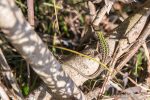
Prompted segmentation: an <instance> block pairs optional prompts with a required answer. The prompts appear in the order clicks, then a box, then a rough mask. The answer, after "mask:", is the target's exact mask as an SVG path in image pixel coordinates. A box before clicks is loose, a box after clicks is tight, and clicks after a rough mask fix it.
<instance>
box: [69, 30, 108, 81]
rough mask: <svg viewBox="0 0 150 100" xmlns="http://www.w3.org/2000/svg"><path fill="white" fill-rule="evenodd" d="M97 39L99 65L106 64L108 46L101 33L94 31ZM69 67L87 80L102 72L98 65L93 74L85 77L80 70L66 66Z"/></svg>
mask: <svg viewBox="0 0 150 100" xmlns="http://www.w3.org/2000/svg"><path fill="white" fill-rule="evenodd" d="M96 33H97V36H98V39H99V50H98V52H100V54H99V55H100V56H101V57H100V58H101V63H103V64H106V63H107V62H108V60H107V58H108V57H109V46H108V43H107V41H106V39H105V37H104V35H103V33H102V32H101V31H96ZM67 65H69V67H71V68H72V69H74V70H75V71H77V72H78V73H79V74H80V75H81V76H83V77H85V78H87V79H94V78H96V77H98V76H99V75H100V74H101V72H102V71H103V70H104V68H103V67H104V66H102V65H99V67H98V69H97V70H96V72H94V73H93V74H91V75H85V74H84V73H83V72H81V71H80V70H78V69H77V68H75V67H73V66H72V65H70V64H68V63H67Z"/></svg>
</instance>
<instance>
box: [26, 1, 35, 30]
mask: <svg viewBox="0 0 150 100" xmlns="http://www.w3.org/2000/svg"><path fill="white" fill-rule="evenodd" d="M27 6H28V21H29V23H30V25H31V26H32V27H33V28H34V25H35V24H34V0H27Z"/></svg>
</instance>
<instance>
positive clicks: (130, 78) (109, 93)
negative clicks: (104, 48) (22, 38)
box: [0, 0, 150, 100]
mask: <svg viewBox="0 0 150 100" xmlns="http://www.w3.org/2000/svg"><path fill="white" fill-rule="evenodd" d="M2 1H4V0H2ZM6 1H11V0H6ZM131 1H132V0H119V1H117V0H116V1H115V0H114V1H113V0H84V1H82V0H81V1H80V0H34V5H32V0H27V1H26V0H16V2H15V3H16V4H17V6H18V7H19V8H20V9H21V11H22V12H23V15H24V16H25V19H26V20H28V22H29V23H30V25H31V26H32V27H31V28H32V29H33V30H34V31H35V32H36V33H35V32H34V31H32V30H31V33H34V35H35V34H38V36H40V38H41V39H42V41H43V42H44V44H42V43H41V40H40V38H39V37H38V36H37V37H36V38H37V41H38V40H39V41H40V42H38V43H37V44H39V45H40V46H39V48H38V50H39V51H38V50H35V54H38V53H39V54H40V53H41V52H40V51H42V48H47V47H48V49H49V51H51V52H52V53H53V55H54V56H55V58H56V59H57V60H56V59H55V58H54V60H56V62H55V63H56V66H58V67H56V66H55V63H49V64H51V65H49V67H52V68H53V66H54V67H56V69H55V70H57V71H58V74H61V73H63V72H65V73H67V74H68V75H69V77H68V76H67V75H65V74H63V75H64V77H63V78H65V79H64V80H65V82H66V84H67V82H70V83H69V84H71V86H72V87H74V88H75V89H74V90H73V92H72V91H71V90H70V91H71V93H72V94H71V93H70V92H68V91H69V90H68V91H67V90H65V92H66V91H67V92H66V93H65V92H64V94H63V93H62V94H63V95H67V96H68V95H69V96H71V97H72V96H75V95H76V94H75V93H78V94H79V95H80V96H81V97H82V98H80V100H84V99H85V98H87V99H88V100H92V99H94V98H95V99H104V100H105V99H108V100H109V99H110V100H112V99H113V100H148V98H150V91H149V86H150V77H149V73H150V54H149V53H150V42H149V39H150V38H149V34H150V20H149V16H150V1H149V0H145V1H144V0H139V1H138V2H131ZM2 4H3V3H1V1H0V10H1V8H2V7H1V6H2ZM33 8H34V10H33ZM33 13H34V15H33ZM1 15H2V14H1V12H0V16H1ZM8 15H9V14H8ZM16 16H18V15H16ZM0 18H2V17H0ZM16 18H17V17H16ZM19 18H20V17H18V19H19ZM1 20H2V19H0V28H1V29H2V30H1V34H0V46H1V49H0V65H1V67H0V72H1V73H0V75H1V82H0V98H2V99H5V100H9V99H14V100H15V99H24V98H26V99H30V100H32V97H33V98H35V99H37V98H38V99H45V100H47V99H50V98H51V99H57V100H59V99H60V98H61V99H64V100H65V99H66V98H63V95H61V92H54V94H53V88H56V90H57V85H56V86H55V87H53V86H52V85H53V82H52V81H60V80H59V78H58V79H56V80H55V75H54V77H53V73H52V72H53V71H54V70H53V71H50V72H48V71H46V70H49V69H50V68H49V67H47V68H49V69H42V68H41V69H40V68H39V69H38V67H39V66H38V64H39V62H37V61H36V60H33V61H32V57H31V58H30V57H29V59H28V57H26V56H27V54H26V53H24V52H23V51H21V49H20V48H21V45H22V44H19V42H18V41H19V40H18V41H17V40H15V39H14V38H13V37H11V35H9V34H8V33H11V32H12V30H9V32H7V31H5V27H3V25H1V23H2V21H1ZM6 22H7V21H6ZM10 23H11V22H10ZM24 24H25V25H24V26H23V25H22V26H21V27H22V32H24V30H25V29H24V27H26V22H25V23H24ZM27 28H28V27H27ZM93 28H95V29H97V30H98V31H102V32H103V34H104V36H105V38H106V40H107V42H108V45H109V49H110V52H109V56H110V57H109V58H110V60H109V62H107V63H106V64H107V68H103V69H105V71H104V72H103V73H101V75H99V77H97V78H94V79H87V78H85V77H84V76H82V75H81V74H80V72H79V73H78V72H77V71H76V70H74V69H73V68H72V67H75V68H77V69H78V70H79V71H81V72H83V73H85V74H92V73H94V72H95V71H96V69H97V68H98V67H99V64H100V65H101V58H100V57H99V55H102V54H101V53H100V52H98V53H97V52H96V53H95V51H96V50H97V48H98V45H97V44H98V42H99V41H98V37H97V35H96V34H95V31H93ZM16 29H17V28H16ZM29 29H30V27H29ZM6 30H7V29H6ZM18 30H19V29H18ZM5 32H6V33H5ZM25 34H26V33H25ZM27 34H28V32H27ZM9 36H10V38H9ZM28 37H29V35H28ZM13 39H14V40H13ZM31 40H32V39H31ZM16 41H17V42H18V43H16ZM35 41H36V40H35ZM35 41H34V42H35ZM37 41H36V42H37ZM32 43H33V42H32ZM32 43H31V45H32ZM40 43H41V44H40ZM37 44H36V45H34V43H33V46H37ZM25 45H26V44H25ZM45 45H46V46H45ZM24 47H25V48H26V49H27V50H28V47H27V46H24ZM18 51H19V52H18ZM49 51H46V53H45V54H46V55H47V54H48V55H49V54H50V55H51V53H49ZM47 52H48V53H47ZM79 52H80V53H79ZM33 53H34V52H33ZM43 55H44V54H43ZM43 55H42V57H41V56H40V55H39V56H36V58H37V59H38V58H39V61H41V59H43V60H45V62H46V57H45V59H44V56H43ZM57 63H58V65H57ZM34 64H35V65H34ZM36 64H37V66H38V67H37V66H36ZM35 66H36V67H37V69H36V67H35ZM41 66H44V65H42V64H41ZM41 66H40V67H41ZM45 66H47V64H45ZM102 66H103V65H101V67H102ZM104 66H105V65H104ZM104 66H103V67H104ZM60 67H63V70H62V68H60ZM44 71H45V72H44ZM59 71H60V73H59ZM43 73H46V75H47V76H46V75H45V76H46V78H45V77H44V75H43ZM49 73H50V77H48V74H49ZM56 74H57V73H56ZM42 75H43V76H42ZM63 75H62V76H63ZM53 78H54V80H50V79H53ZM63 78H62V79H63ZM70 78H71V79H72V80H73V81H72V80H71V79H70ZM68 79H70V80H71V81H68ZM66 80H67V81H66ZM43 81H44V82H45V83H43ZM49 81H50V82H49ZM48 83H49V84H48ZM54 84H57V82H56V83H55V82H54ZM58 84H63V83H61V82H58ZM75 84H76V85H75ZM64 87H65V86H64ZM72 87H71V88H72ZM66 88H67V86H66V87H65V88H64V89H66ZM76 88H77V89H76ZM50 89H52V90H50ZM49 90H50V91H49ZM16 91H17V92H16ZM58 91H59V90H58ZM60 91H61V89H60ZM74 91H77V92H75V93H74ZM78 91H79V92H80V93H79V92H78ZM3 93H4V94H3ZM55 93H56V94H55ZM59 93H60V94H59ZM67 93H68V94H67ZM69 93H70V94H69ZM41 94H44V96H43V95H41ZM57 95H59V96H60V97H58V98H57ZM61 96H62V97H61ZM74 98H76V99H79V98H77V96H75V97H74ZM70 100H72V98H71V99H70Z"/></svg>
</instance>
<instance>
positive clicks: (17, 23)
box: [0, 0, 85, 100]
mask: <svg viewBox="0 0 150 100" xmlns="http://www.w3.org/2000/svg"><path fill="white" fill-rule="evenodd" d="M0 11H1V12H0V27H1V29H2V31H3V32H4V33H5V34H6V37H7V38H8V39H9V40H10V42H11V43H12V45H13V46H14V47H15V48H16V49H17V51H18V52H19V53H20V54H21V55H22V56H23V58H24V59H25V60H26V61H27V62H28V63H30V65H31V67H32V68H33V70H34V71H35V72H36V73H37V74H38V75H39V76H40V78H41V79H42V80H43V81H44V82H45V83H46V85H47V86H48V88H49V89H50V90H51V92H52V93H53V98H55V99H57V100H58V99H69V98H71V97H73V98H75V99H79V100H84V99H85V97H84V95H83V93H82V92H81V91H80V90H79V89H78V88H77V86H76V85H75V84H74V82H73V81H72V80H71V79H70V77H69V76H68V75H67V74H66V73H65V72H64V71H63V69H62V66H61V65H60V63H59V62H58V61H57V60H56V59H55V58H54V56H53V54H52V53H51V52H50V51H49V49H48V47H47V46H46V45H45V44H44V43H43V42H42V40H41V39H40V37H39V36H38V35H37V34H36V32H35V31H34V30H33V29H32V27H31V26H30V25H29V23H28V22H27V21H26V20H25V18H24V17H23V15H22V12H21V11H20V9H19V8H18V7H17V6H16V5H15V3H14V0H0Z"/></svg>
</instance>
